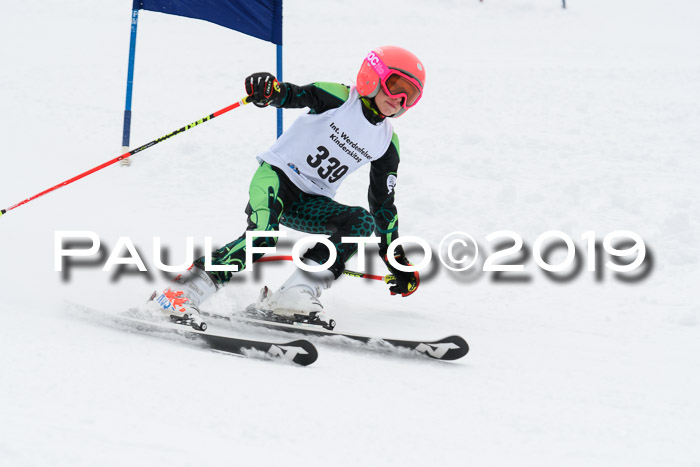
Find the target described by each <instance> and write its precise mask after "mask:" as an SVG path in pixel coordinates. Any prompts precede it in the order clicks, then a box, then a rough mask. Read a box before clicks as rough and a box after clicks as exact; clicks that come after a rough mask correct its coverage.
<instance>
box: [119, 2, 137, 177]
mask: <svg viewBox="0 0 700 467" xmlns="http://www.w3.org/2000/svg"><path fill="white" fill-rule="evenodd" d="M138 23H139V10H136V9H134V10H131V40H130V43H129V71H128V72H127V76H126V104H125V106H124V131H123V133H122V151H128V150H129V140H130V139H131V94H132V90H133V87H134V60H135V58H136V29H137V27H138ZM126 161H129V159H124V160H123V161H122V162H126ZM129 162H130V161H129ZM124 165H129V164H124Z"/></svg>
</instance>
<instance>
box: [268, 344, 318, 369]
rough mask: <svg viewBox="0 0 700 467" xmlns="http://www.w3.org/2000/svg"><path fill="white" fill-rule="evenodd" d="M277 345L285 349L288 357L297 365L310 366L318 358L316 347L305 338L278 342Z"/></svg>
mask: <svg viewBox="0 0 700 467" xmlns="http://www.w3.org/2000/svg"><path fill="white" fill-rule="evenodd" d="M277 347H279V348H281V349H282V350H283V351H284V354H285V356H286V358H288V359H289V360H291V361H292V362H294V363H296V364H297V365H301V366H308V365H311V364H312V363H313V362H315V361H316V360H317V359H318V350H316V347H315V346H314V345H313V344H312V343H311V342H309V341H307V340H304V339H299V340H296V341H292V342H287V343H286V344H278V345H277Z"/></svg>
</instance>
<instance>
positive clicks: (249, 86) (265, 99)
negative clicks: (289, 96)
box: [245, 72, 286, 107]
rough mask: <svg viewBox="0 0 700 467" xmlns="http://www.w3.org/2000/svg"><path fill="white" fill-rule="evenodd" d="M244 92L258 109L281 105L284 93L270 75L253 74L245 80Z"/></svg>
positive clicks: (278, 83) (265, 73) (264, 73)
mask: <svg viewBox="0 0 700 467" xmlns="http://www.w3.org/2000/svg"><path fill="white" fill-rule="evenodd" d="M245 92H246V93H247V94H248V97H250V102H252V103H253V104H255V105H256V106H258V107H267V106H268V105H270V104H272V105H273V106H274V107H279V106H280V105H282V101H283V99H284V97H285V93H286V92H285V91H283V89H282V85H281V84H280V82H279V81H277V78H275V76H274V75H273V74H271V73H267V72H262V73H253V74H252V75H250V76H248V77H247V78H246V79H245Z"/></svg>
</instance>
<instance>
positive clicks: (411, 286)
mask: <svg viewBox="0 0 700 467" xmlns="http://www.w3.org/2000/svg"><path fill="white" fill-rule="evenodd" d="M399 248H400V247H399ZM394 260H395V261H396V262H397V263H399V264H401V265H403V266H413V265H412V264H411V263H410V262H409V261H408V259H406V255H405V254H404V252H403V251H399V249H398V248H397V249H396V251H395V254H394ZM384 263H385V264H386V267H387V268H389V271H391V274H393V276H394V279H390V280H389V281H387V284H390V285H391V287H390V288H389V291H390V292H391V295H401V296H402V297H407V296H409V295H411V294H412V293H413V292H415V291H416V290H417V289H418V286H419V285H420V276H419V275H418V271H414V272H405V271H399V270H398V269H396V268H395V267H394V266H392V265H391V263H389V259H388V258H387V257H386V256H384Z"/></svg>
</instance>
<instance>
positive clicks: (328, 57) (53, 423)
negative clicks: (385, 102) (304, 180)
mask: <svg viewBox="0 0 700 467" xmlns="http://www.w3.org/2000/svg"><path fill="white" fill-rule="evenodd" d="M131 3H132V2H131V1H127V0H122V1H115V0H111V1H108V2H104V1H103V2H94V1H87V0H66V1H62V2H56V1H38V0H26V1H23V2H9V3H6V4H4V5H3V8H2V14H1V15H0V43H2V46H0V104H1V106H2V111H1V112H0V141H1V142H2V145H1V148H0V158H1V159H0V160H2V169H1V179H0V180H1V181H0V204H2V206H0V207H2V208H6V207H9V206H11V205H13V204H14V203H16V202H19V201H21V200H23V199H25V198H27V197H29V196H31V195H34V194H35V193H38V192H40V191H42V190H44V189H46V188H48V187H50V186H53V185H55V184H56V183H59V182H61V181H63V180H66V179H68V178H70V177H72V176H74V175H76V174H78V173H80V172H83V171H84V170H87V169H89V168H91V167H93V166H96V165H98V164H100V163H102V162H105V161H107V160H109V159H112V158H114V157H116V156H117V155H119V154H120V152H121V151H120V146H121V130H122V111H123V107H124V97H125V83H126V69H127V58H128V41H129V27H130V8H131ZM567 4H568V5H567V7H568V8H567V9H566V10H563V9H562V8H561V2H559V1H558V0H517V1H516V0H509V1H506V0H487V1H485V2H483V3H480V2H478V1H477V0H469V1H466V0H440V1H433V2H424V1H420V0H384V1H381V2H378V1H372V0H354V2H352V5H351V4H350V3H348V2H328V1H322V0H307V1H303V2H301V1H288V2H286V4H285V9H284V15H285V16H284V18H285V19H284V21H285V22H284V41H285V48H284V50H285V52H284V54H285V55H284V70H285V76H284V78H285V79H286V80H288V81H291V82H294V83H298V84H305V83H309V82H312V81H338V82H343V83H346V84H352V83H354V78H355V76H356V72H357V69H358V68H359V65H360V63H361V60H362V58H363V57H364V55H365V54H366V53H367V52H368V51H369V50H371V49H372V48H374V47H376V46H379V45H385V44H395V45H400V46H403V47H406V48H408V49H410V50H412V51H414V52H415V53H416V54H417V55H418V56H419V57H421V58H422V60H423V62H424V64H425V66H426V69H427V73H428V75H427V83H426V90H425V95H424V98H423V100H422V101H421V102H420V105H418V106H417V107H416V108H415V109H412V110H411V111H409V112H408V113H407V114H406V115H405V116H403V117H401V118H400V119H398V120H396V121H395V122H394V123H395V129H396V131H397V133H398V134H399V136H400V140H401V156H402V164H401V167H400V173H399V185H398V188H397V193H398V201H397V203H398V208H399V212H400V218H401V233H402V234H403V235H414V236H419V237H422V238H425V239H426V240H427V241H428V242H429V243H430V244H431V245H433V247H435V249H437V245H438V244H439V242H440V240H441V239H442V238H443V237H444V236H445V235H446V234H448V233H450V232H453V231H465V232H468V233H470V234H471V235H472V236H474V238H476V239H477V241H478V242H479V245H480V246H481V247H482V251H481V255H480V262H479V264H478V265H477V270H476V272H471V273H452V272H450V271H449V270H447V269H446V268H445V267H444V266H442V265H440V263H438V262H437V260H436V259H433V262H432V263H431V265H432V267H431V268H429V269H428V270H426V271H425V274H424V281H423V283H422V285H421V287H420V289H419V291H418V292H417V293H416V294H415V295H413V296H411V297H410V298H397V297H391V296H390V295H389V294H388V292H387V290H386V288H385V286H383V285H382V284H381V283H378V282H375V281H367V280H359V279H354V278H349V277H344V278H343V279H341V280H340V281H338V282H337V283H336V284H335V286H334V287H333V288H332V289H331V290H330V291H328V292H327V293H326V294H325V295H324V297H323V301H324V304H325V306H326V308H327V309H328V310H329V311H330V312H331V313H332V314H333V315H334V317H335V318H336V320H337V321H338V323H339V325H338V326H339V329H343V330H348V331H355V332H362V333H369V334H373V335H384V336H388V337H416V338H418V337H420V338H440V337H443V336H446V335H449V334H460V335H462V336H463V337H465V338H466V339H467V341H468V342H469V343H470V345H471V352H470V353H469V354H468V355H467V356H466V357H465V358H463V359H462V360H459V361H456V362H453V363H442V362H435V361H430V360H427V359H415V358H406V357H405V356H391V355H381V354H376V353H373V352H371V351H367V350H362V349H352V348H342V347H334V346H331V345H328V344H326V343H323V342H320V343H318V342H317V347H318V348H319V352H320V357H319V359H318V361H317V362H316V363H315V364H314V365H312V366H310V367H307V368H300V367H296V366H293V365H286V364H281V363H275V362H268V361H261V360H256V359H243V358H236V357H233V356H230V355H223V354H217V353H214V352H208V351H205V350H199V349H197V348H195V347H191V346H187V345H182V344H181V343H178V342H173V341H169V340H161V339H156V338H153V337H149V336H143V335H139V334H130V333H126V332H123V331H120V330H115V329H114V328H110V327H107V326H104V325H100V324H99V323H95V322H91V321H89V320H86V319H85V318H84V316H83V315H82V314H81V313H80V312H79V311H78V309H79V308H80V307H89V308H94V309H100V310H104V311H114V312H116V311H119V310H123V309H126V308H128V307H130V306H134V305H135V304H139V303H142V302H143V301H144V300H146V299H147V298H148V296H149V294H150V293H151V291H152V290H155V289H157V288H162V286H163V285H164V284H165V277H164V276H163V275H162V274H161V273H160V272H159V271H157V270H156V269H155V266H154V261H153V258H152V256H153V252H154V249H153V238H154V237H156V236H159V237H161V238H162V241H163V244H164V245H165V246H166V247H167V248H168V249H169V250H170V252H171V256H170V258H169V260H170V263H171V264H175V263H179V262H182V261H184V259H185V251H184V246H185V238H186V237H187V236H192V237H194V238H195V243H196V244H197V245H198V246H199V247H201V246H203V242H204V238H205V237H211V238H212V239H213V243H214V244H215V245H220V244H223V243H225V242H228V241H230V240H232V239H234V238H236V237H237V236H238V235H239V234H240V233H241V232H242V231H243V229H244V228H245V214H244V213H243V209H244V207H245V204H246V202H247V187H248V183H249V180H250V177H251V175H252V174H253V172H254V170H255V168H256V162H255V159H254V158H255V155H256V154H257V153H258V152H260V151H261V150H263V149H264V148H266V147H267V146H269V145H270V144H271V143H272V142H273V140H274V136H275V112H274V111H273V110H272V109H257V108H255V107H253V106H246V107H243V108H239V109H236V110H234V111H232V112H230V113H228V114H226V115H224V116H222V117H220V118H218V119H215V120H213V121H211V122H208V123H206V124H205V125H202V126H201V127H198V128H195V129H192V130H190V131H187V132H185V133H183V134H181V135H178V136H176V137H175V138H173V139H171V140H168V141H166V142H163V143H161V144H158V145H157V146H155V147H153V148H150V149H148V150H147V151H144V152H142V153H140V154H138V155H137V156H135V157H134V164H133V166H132V167H130V168H121V167H118V166H113V167H110V168H108V169H105V170H102V171H100V172H98V173H96V174H94V175H91V176H90V177H88V178H86V179H83V180H81V181H79V182H76V183H74V184H72V185H69V186H68V187H64V188H62V189H61V190H58V191H56V192H54V193H51V194H50V195H47V196H45V197H43V198H40V199H38V200H35V201H33V202H31V203H29V204H26V205H24V206H22V207H20V208H17V209H16V210H12V211H10V212H9V213H8V214H7V215H5V216H3V217H2V219H0V284H1V289H0V290H1V292H2V293H1V295H0V297H1V298H0V303H1V305H0V310H1V311H2V319H3V325H2V326H0V464H2V465H3V466H35V465H42V466H43V465H66V466H68V465H70V466H94V465H105V466H106V465H127V464H130V465H169V466H180V465H218V464H221V463H226V464H227V465H273V464H279V463H285V464H288V465H348V466H350V465H352V466H355V465H387V466H388V465H397V466H398V465H401V466H404V465H427V464H429V463H430V464H433V465H460V466H462V465H537V466H542V465H550V466H561V465H567V466H575V465H596V466H600V465H606V466H607V465H620V466H622V465H625V466H626V465H634V466H642V465H657V466H691V465H695V466H697V465H700V447H698V446H699V445H698V443H697V434H698V426H699V425H700V403H699V402H698V399H699V398H700V375H699V370H700V365H699V364H698V356H699V354H700V327H699V320H700V305H698V299H697V286H698V279H699V275H698V266H699V261H700V248H699V247H698V244H699V242H700V222H699V221H698V212H700V210H699V208H700V206H699V202H698V198H699V197H700V188H699V186H700V185H699V184H698V175H700V161H699V159H698V155H699V152H700V151H699V150H700V131H699V129H700V61H699V57H700V28H699V27H698V26H699V25H700V3H698V2H696V1H693V0H667V1H661V0H655V1H652V0H644V1H632V0H617V1H604V0H586V1H583V0H570V1H568V2H567ZM274 57H275V54H274V46H273V45H271V44H269V43H264V42H261V41H258V40H255V39H253V38H250V37H247V36H244V35H243V34H240V33H237V32H234V31H231V30H227V29H225V28H222V27H219V26H216V25H212V24H210V23H206V22H203V21H197V20H191V19H184V18H179V17H174V16H168V15H162V14H156V13H151V12H141V16H140V20H139V30H138V44H137V55H136V76H135V87H134V104H133V109H134V116H133V126H132V139H131V141H132V144H133V145H134V146H138V145H141V144H144V143H146V142H148V141H151V140H153V139H155V138H157V137H159V136H162V135H164V134H166V133H168V132H170V131H173V130H175V129H177V128H180V127H181V126H183V125H185V124H188V123H190V122H192V121H195V120H197V119H199V118H201V117H203V116H205V115H208V114H210V113H212V112H214V111H216V110H218V109H220V108H223V107H225V106H227V105H228V104H230V103H233V102H235V101H237V100H238V99H240V98H241V97H243V92H244V91H243V86H242V82H243V78H244V77H245V76H246V75H248V74H249V73H251V72H255V71H262V70H270V71H274V69H275V58H274ZM300 112H301V111H287V112H286V113H285V124H286V125H289V124H290V123H291V122H292V121H293V119H294V117H295V116H296V115H299V113H300ZM366 188H367V171H361V172H360V173H358V174H356V175H355V176H354V177H352V178H350V179H349V180H348V181H347V182H346V183H345V184H344V185H343V187H342V188H341V191H340V193H339V195H338V198H337V199H338V200H339V201H341V202H346V203H350V204H358V203H361V204H362V205H365V206H366ZM619 229H626V230H630V231H633V232H635V233H637V234H638V235H640V236H641V237H642V238H643V240H644V242H645V244H646V245H647V247H648V250H649V253H650V256H651V257H653V258H651V259H653V263H652V265H651V268H650V269H651V272H650V273H649V274H648V275H647V276H646V277H645V278H644V279H642V280H638V281H636V282H631V283H630V282H625V281H623V280H620V277H618V275H616V274H614V273H613V272H612V271H610V270H609V269H606V268H605V267H604V266H603V265H602V264H599V265H598V270H599V274H597V273H594V272H589V271H587V270H586V265H587V264H586V263H585V259H586V256H585V255H586V252H585V242H584V241H583V240H582V239H581V235H583V234H584V232H587V231H594V232H595V235H596V238H598V239H599V240H602V239H603V237H604V236H605V235H606V234H608V233H609V232H612V231H614V230H619ZM59 230H87V231H92V232H95V233H96V234H97V235H99V237H100V239H101V241H102V251H103V253H104V254H105V255H108V254H110V253H111V249H112V248H113V247H114V246H115V245H116V243H117V241H118V240H119V238H120V237H129V238H130V239H131V241H133V243H134V244H135V245H136V246H137V248H138V249H139V252H140V253H141V256H142V257H143V260H144V262H145V263H146V265H147V266H148V267H149V271H150V272H149V274H136V273H133V271H134V269H133V268H131V269H129V270H128V271H129V272H130V273H129V274H123V275H120V276H116V277H115V274H114V271H112V272H102V271H101V265H102V264H103V263H104V259H105V258H106V256H105V257H103V259H102V262H97V261H96V258H94V257H93V258H92V260H93V262H94V264H93V265H92V266H90V267H73V268H71V269H70V270H69V273H70V277H69V278H67V279H64V278H63V276H62V274H61V273H59V272H56V271H55V270H54V233H55V232H56V231H59ZM499 230H511V231H514V232H517V233H518V234H520V235H521V236H522V238H523V240H524V242H525V245H526V246H528V247H529V252H528V255H527V256H523V257H521V256H510V257H509V258H508V260H510V261H511V262H518V261H516V260H518V259H519V260H520V261H519V262H520V263H522V264H524V265H525V272H524V273H522V274H520V275H521V276H522V275H523V274H524V275H526V276H528V277H529V279H530V280H529V282H521V283H508V282H494V280H493V273H485V272H480V271H479V270H478V267H480V266H481V265H483V260H484V259H485V257H486V256H488V255H489V254H490V253H491V252H493V251H494V244H493V243H490V242H488V241H487V240H486V236H487V235H488V234H490V233H491V232H495V231H499ZM549 230H560V231H562V232H564V233H566V234H567V235H570V236H571V237H572V238H573V240H574V241H575V243H576V244H577V246H578V247H579V249H578V251H577V258H579V259H580V260H581V261H582V262H583V267H582V269H581V271H579V272H578V273H577V274H576V273H574V274H572V276H573V278H572V279H570V280H568V281H564V282H556V281H554V280H552V279H551V278H549V277H547V276H546V275H545V274H543V272H542V270H541V269H540V268H539V267H538V266H537V265H536V264H535V262H534V259H533V257H532V254H531V249H532V246H533V244H534V242H535V240H536V239H537V237H538V236H539V235H541V234H542V233H544V232H547V231H549ZM299 238H301V234H298V233H294V232H291V231H290V238H289V239H288V240H287V241H286V242H282V243H281V244H280V252H282V253H284V252H285V248H286V249H287V250H289V249H290V246H291V244H292V242H293V241H295V240H296V239H299ZM559 253H561V250H559ZM121 256H126V251H123V252H122V255H121ZM420 257H421V254H420V253H414V256H413V258H414V261H418V260H420ZM557 258H558V257H557V256H556V255H555V256H554V257H553V258H552V262H556V261H557ZM369 259H370V260H371V264H370V267H371V269H372V270H373V271H374V272H375V273H379V274H382V273H384V269H383V265H382V264H381V263H380V262H379V261H378V260H377V259H376V257H375V255H370V256H369ZM608 259H609V257H608V256H607V254H604V255H603V262H605V261H607V260H608ZM349 266H351V267H354V266H355V262H354V261H353V263H352V264H350V265H349ZM292 268H293V265H292V264H291V263H284V264H280V263H276V264H269V263H268V264H266V265H259V269H256V270H257V272H256V273H255V275H254V276H251V275H246V276H245V277H244V276H241V278H238V279H237V280H236V281H235V282H234V283H232V284H230V285H229V286H228V287H226V288H225V289H224V290H223V291H221V292H219V293H218V294H217V296H215V297H214V298H213V299H212V300H211V301H209V302H207V303H206V304H205V306H204V308H205V309H208V310H210V311H212V312H220V313H225V312H226V311H227V310H232V309H237V308H241V307H243V306H245V305H247V304H248V303H249V302H251V301H252V300H254V298H255V296H256V294H257V291H258V289H259V288H260V287H261V286H262V285H263V284H269V285H270V286H271V287H276V286H278V285H279V284H280V282H281V281H282V280H283V279H284V278H285V277H286V276H287V275H288V274H289V273H290V272H291V271H292ZM634 275H635V274H634V273H632V274H628V275H627V276H634ZM223 331H224V332H229V333H233V334H238V335H244V336H249V337H266V338H268V339H272V340H278V341H283V340H285V339H289V336H287V335H278V334H274V333H261V332H257V333H256V334H253V333H251V332H250V331H248V330H235V329H223Z"/></svg>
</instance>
